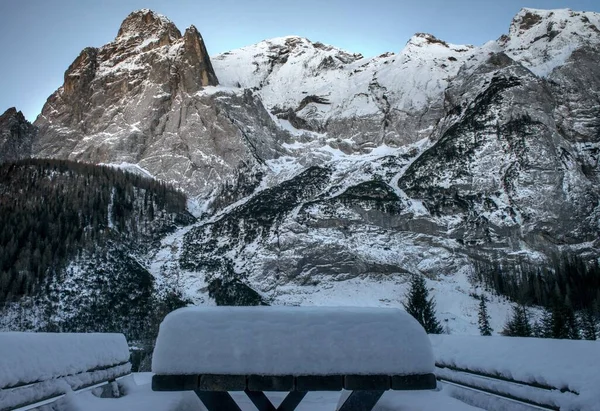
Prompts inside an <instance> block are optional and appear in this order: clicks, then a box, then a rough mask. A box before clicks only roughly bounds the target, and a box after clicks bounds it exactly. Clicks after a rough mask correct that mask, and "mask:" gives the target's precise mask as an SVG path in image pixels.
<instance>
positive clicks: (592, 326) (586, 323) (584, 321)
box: [580, 309, 598, 340]
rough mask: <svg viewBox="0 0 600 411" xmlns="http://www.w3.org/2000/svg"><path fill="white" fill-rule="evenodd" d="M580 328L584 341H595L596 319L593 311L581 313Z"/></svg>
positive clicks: (596, 333)
mask: <svg viewBox="0 0 600 411" xmlns="http://www.w3.org/2000/svg"><path fill="white" fill-rule="evenodd" d="M580 321H581V328H582V329H583V338H584V339H586V340H595V339H596V338H598V318H597V317H596V314H595V313H594V310H592V309H587V310H585V311H583V312H582V313H581V320H580Z"/></svg>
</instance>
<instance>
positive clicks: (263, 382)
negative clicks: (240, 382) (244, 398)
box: [248, 375, 294, 391]
mask: <svg viewBox="0 0 600 411" xmlns="http://www.w3.org/2000/svg"><path fill="white" fill-rule="evenodd" d="M248 390H249V391H293V390H294V377H293V376H292V375H282V376H270V375H249V376H248Z"/></svg>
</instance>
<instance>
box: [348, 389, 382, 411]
mask: <svg viewBox="0 0 600 411" xmlns="http://www.w3.org/2000/svg"><path fill="white" fill-rule="evenodd" d="M383 393H384V391H352V392H351V393H350V396H349V397H348V398H347V399H346V401H344V403H343V404H342V406H341V407H340V408H339V409H338V411H371V410H372V409H373V407H375V404H377V401H379V399H380V398H381V396H382V395H383Z"/></svg>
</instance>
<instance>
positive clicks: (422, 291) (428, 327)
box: [403, 275, 444, 334]
mask: <svg viewBox="0 0 600 411" xmlns="http://www.w3.org/2000/svg"><path fill="white" fill-rule="evenodd" d="M403 305H404V309H405V310H406V312H407V313H409V314H410V315H412V316H413V317H415V318H416V320H417V321H418V322H419V323H420V324H421V325H422V326H423V328H425V331H426V332H427V333H428V334H442V333H443V331H444V329H443V328H442V326H441V325H440V323H439V321H438V320H437V318H436V317H435V302H434V301H433V297H431V298H429V292H428V291H427V285H426V284H425V279H424V278H423V276H421V275H414V276H413V277H412V279H411V281H410V290H409V291H408V300H407V302H406V303H404V304H403Z"/></svg>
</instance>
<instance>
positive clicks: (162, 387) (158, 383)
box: [152, 374, 198, 391]
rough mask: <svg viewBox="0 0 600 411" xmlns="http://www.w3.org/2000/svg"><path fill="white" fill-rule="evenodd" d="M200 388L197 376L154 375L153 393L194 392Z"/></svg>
mask: <svg viewBox="0 0 600 411" xmlns="http://www.w3.org/2000/svg"><path fill="white" fill-rule="evenodd" d="M197 388H198V376H197V375H158V374H156V375H153V376H152V391H193V390H195V389H197Z"/></svg>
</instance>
